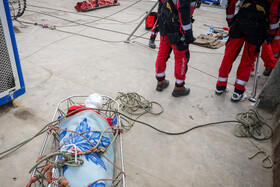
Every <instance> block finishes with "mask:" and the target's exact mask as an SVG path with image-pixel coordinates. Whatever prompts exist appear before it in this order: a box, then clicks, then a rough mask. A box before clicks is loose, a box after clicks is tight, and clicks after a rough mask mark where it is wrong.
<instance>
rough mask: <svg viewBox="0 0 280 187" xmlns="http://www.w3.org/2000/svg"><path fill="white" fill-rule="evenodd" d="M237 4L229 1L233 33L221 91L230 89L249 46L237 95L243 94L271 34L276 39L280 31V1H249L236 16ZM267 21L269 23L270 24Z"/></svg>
mask: <svg viewBox="0 0 280 187" xmlns="http://www.w3.org/2000/svg"><path fill="white" fill-rule="evenodd" d="M237 1H238V0H229V1H228V7H227V11H226V12H227V21H228V23H229V26H230V32H229V39H228V41H227V43H226V48H225V54H224V58H223V61H222V64H221V66H220V69H219V77H218V81H217V90H224V89H226V86H227V81H228V74H229V72H230V70H231V67H232V64H233V62H234V60H235V59H236V57H237V56H238V54H239V52H240V50H241V48H242V46H243V44H244V43H245V46H244V51H243V54H242V58H241V62H240V65H239V67H238V70H237V78H236V82H235V84H234V86H235V92H237V93H238V94H243V93H244V91H245V86H246V84H247V82H248V80H249V77H250V73H251V71H252V69H253V68H254V63H255V61H256V58H257V56H258V53H259V50H260V46H262V45H263V42H264V41H265V40H266V39H268V35H267V32H268V33H269V36H270V38H272V37H274V36H275V34H276V31H277V29H278V28H279V24H278V18H277V9H278V4H279V0H266V1H265V0H245V1H244V2H243V6H242V8H240V10H239V11H238V13H237V14H236V15H234V11H235V4H236V3H237ZM267 20H269V23H268V22H267Z"/></svg>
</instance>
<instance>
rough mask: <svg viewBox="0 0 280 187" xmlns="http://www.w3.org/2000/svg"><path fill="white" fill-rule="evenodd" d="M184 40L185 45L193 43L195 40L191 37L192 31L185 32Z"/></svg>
mask: <svg viewBox="0 0 280 187" xmlns="http://www.w3.org/2000/svg"><path fill="white" fill-rule="evenodd" d="M184 39H185V40H184V42H185V43H187V44H190V43H193V42H194V41H195V40H196V38H195V37H193V32H192V30H187V31H185V34H184Z"/></svg>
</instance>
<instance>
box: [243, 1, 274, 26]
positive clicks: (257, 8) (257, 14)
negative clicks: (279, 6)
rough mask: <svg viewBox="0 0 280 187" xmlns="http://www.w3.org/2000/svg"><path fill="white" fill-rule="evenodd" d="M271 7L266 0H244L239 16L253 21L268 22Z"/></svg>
mask: <svg viewBox="0 0 280 187" xmlns="http://www.w3.org/2000/svg"><path fill="white" fill-rule="evenodd" d="M269 9H270V6H269V3H268V2H267V1H266V0H244V1H243V4H242V6H241V8H240V10H239V12H238V16H240V17H241V18H243V19H247V20H248V21H252V22H266V23H268V17H269Z"/></svg>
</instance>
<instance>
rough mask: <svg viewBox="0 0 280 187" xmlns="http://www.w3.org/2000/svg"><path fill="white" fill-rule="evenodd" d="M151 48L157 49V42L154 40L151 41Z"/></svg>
mask: <svg viewBox="0 0 280 187" xmlns="http://www.w3.org/2000/svg"><path fill="white" fill-rule="evenodd" d="M149 47H150V48H152V49H155V48H156V44H155V40H153V39H150V40H149Z"/></svg>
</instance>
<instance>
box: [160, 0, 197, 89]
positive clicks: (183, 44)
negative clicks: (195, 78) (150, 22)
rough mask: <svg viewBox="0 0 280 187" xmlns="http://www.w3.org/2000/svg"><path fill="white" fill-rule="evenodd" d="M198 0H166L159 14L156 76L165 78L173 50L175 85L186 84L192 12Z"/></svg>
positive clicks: (191, 40)
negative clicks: (167, 63)
mask: <svg viewBox="0 0 280 187" xmlns="http://www.w3.org/2000/svg"><path fill="white" fill-rule="evenodd" d="M195 5H196V0H166V1H165V3H164V4H163V8H162V12H161V15H160V16H159V28H160V35H161V37H160V45H159V51H158V56H157V60H156V64H155V66H156V78H157V80H158V81H163V80H164V79H165V69H166V62H167V60H168V58H169V55H170V53H171V51H172V50H173V51H174V56H175V72H174V74H175V78H176V82H175V86H176V87H182V86H184V83H185V79H186V76H185V74H186V72H187V67H188V66H187V63H188V61H189V57H190V54H189V46H188V44H189V43H191V42H193V41H194V40H195V39H194V37H193V35H192V19H191V17H192V13H193V10H194V7H195Z"/></svg>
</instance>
